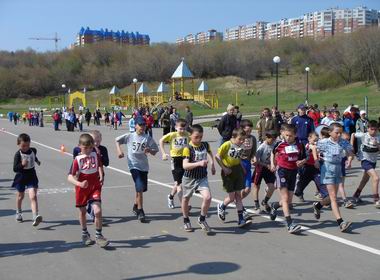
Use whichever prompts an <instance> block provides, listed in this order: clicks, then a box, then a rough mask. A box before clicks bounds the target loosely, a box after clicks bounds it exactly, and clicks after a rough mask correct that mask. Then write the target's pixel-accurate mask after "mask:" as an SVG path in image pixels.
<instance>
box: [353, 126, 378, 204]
mask: <svg viewBox="0 0 380 280" xmlns="http://www.w3.org/2000/svg"><path fill="white" fill-rule="evenodd" d="M378 131H379V124H378V123H377V122H376V121H370V122H369V123H368V131H367V132H366V133H363V132H357V133H354V134H352V137H356V138H359V139H361V145H360V149H359V159H360V161H361V166H362V169H363V177H362V180H361V181H360V184H359V186H358V188H357V190H356V191H355V193H354V196H353V198H354V200H355V202H356V203H360V202H361V199H360V194H361V192H362V190H363V188H364V187H365V185H366V184H367V182H368V181H369V178H371V179H372V195H373V201H374V205H375V207H376V208H378V209H379V208H380V201H379V180H380V178H379V175H378V174H377V172H376V170H375V168H376V162H377V157H378V155H379V151H380V136H379V134H378ZM351 143H352V141H351Z"/></svg>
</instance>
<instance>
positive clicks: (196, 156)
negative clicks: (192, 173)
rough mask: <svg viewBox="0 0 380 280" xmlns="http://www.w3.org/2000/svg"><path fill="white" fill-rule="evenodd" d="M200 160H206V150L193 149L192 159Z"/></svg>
mask: <svg viewBox="0 0 380 280" xmlns="http://www.w3.org/2000/svg"><path fill="white" fill-rule="evenodd" d="M202 160H207V152H206V151H201V152H199V151H194V161H202Z"/></svg>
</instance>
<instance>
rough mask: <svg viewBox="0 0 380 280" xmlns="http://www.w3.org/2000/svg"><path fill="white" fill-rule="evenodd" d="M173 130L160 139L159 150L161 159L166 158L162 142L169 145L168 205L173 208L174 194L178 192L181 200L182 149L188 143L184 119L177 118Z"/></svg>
mask: <svg viewBox="0 0 380 280" xmlns="http://www.w3.org/2000/svg"><path fill="white" fill-rule="evenodd" d="M175 129H176V131H175V132H170V133H168V134H166V135H164V136H163V137H162V138H161V139H160V151H161V154H162V160H167V159H168V156H169V155H168V154H167V153H166V151H165V148H164V143H165V142H166V143H169V145H170V156H171V169H172V175H173V180H174V186H173V188H172V190H171V192H170V194H169V195H168V207H169V208H170V209H174V196H175V194H176V193H177V192H178V197H179V200H180V202H181V201H182V190H181V184H182V177H183V173H184V172H185V170H184V169H183V166H182V162H183V158H184V156H183V149H184V148H185V147H186V146H187V144H189V133H188V132H187V131H186V121H185V120H184V119H178V120H177V121H176V125H175Z"/></svg>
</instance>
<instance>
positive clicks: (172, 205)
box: [168, 194, 174, 209]
mask: <svg viewBox="0 0 380 280" xmlns="http://www.w3.org/2000/svg"><path fill="white" fill-rule="evenodd" d="M168 207H169V208H170V209H174V199H171V198H170V194H168Z"/></svg>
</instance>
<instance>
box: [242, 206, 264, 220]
mask: <svg viewBox="0 0 380 280" xmlns="http://www.w3.org/2000/svg"><path fill="white" fill-rule="evenodd" d="M259 210H260V208H259ZM243 217H244V219H246V220H252V217H253V214H251V213H249V212H248V211H247V209H245V208H244V207H243Z"/></svg>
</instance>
